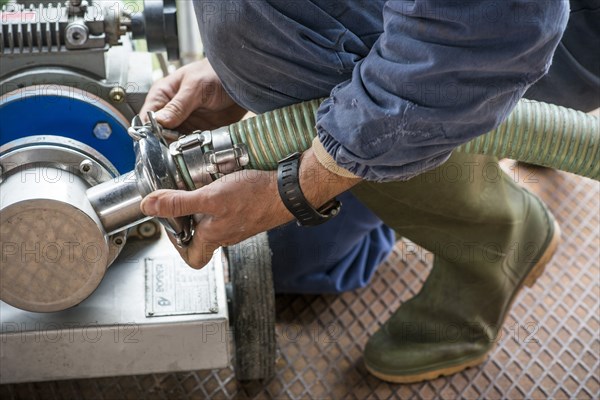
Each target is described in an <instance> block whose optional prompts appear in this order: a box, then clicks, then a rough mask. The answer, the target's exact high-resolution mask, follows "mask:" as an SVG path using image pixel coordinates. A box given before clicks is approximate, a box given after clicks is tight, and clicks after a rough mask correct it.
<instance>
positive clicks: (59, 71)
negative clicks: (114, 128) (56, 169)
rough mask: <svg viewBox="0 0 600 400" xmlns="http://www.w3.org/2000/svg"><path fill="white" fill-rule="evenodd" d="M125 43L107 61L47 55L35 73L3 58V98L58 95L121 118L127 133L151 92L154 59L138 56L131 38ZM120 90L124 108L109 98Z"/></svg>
mask: <svg viewBox="0 0 600 400" xmlns="http://www.w3.org/2000/svg"><path fill="white" fill-rule="evenodd" d="M122 42H123V45H122V46H118V47H113V48H111V49H110V50H108V52H106V55H105V54H104V53H105V51H104V50H102V49H101V50H85V51H77V52H65V53H60V54H58V53H43V54H44V55H43V56H42V55H40V59H38V60H36V62H35V66H34V67H32V66H31V65H29V64H27V63H25V62H24V61H23V60H22V59H19V58H18V57H12V56H8V55H7V56H2V58H1V61H0V62H1V64H2V68H1V69H0V95H2V96H7V95H9V94H16V95H19V96H41V95H58V96H73V97H74V98H76V99H83V100H86V99H87V100H88V101H89V102H94V104H98V107H101V108H102V109H103V110H105V111H106V112H109V113H111V114H116V115H119V119H120V120H122V121H123V126H124V127H127V126H129V121H130V120H131V118H133V117H134V116H135V115H136V114H137V113H138V112H139V110H140V109H141V107H142V105H143V104H144V98H145V97H146V94H147V93H148V91H149V90H150V86H151V84H152V55H151V54H149V53H140V52H134V51H133V50H132V47H131V43H130V42H129V40H128V39H127V38H126V37H123V38H122ZM11 57H12V58H11ZM42 57H43V58H42ZM13 64H14V65H13ZM11 65H13V66H14V68H12V67H11ZM48 65H51V66H48ZM80 71H85V73H82V72H80ZM48 83H51V85H49V84H48ZM116 86H119V87H122V88H124V89H125V91H126V98H125V101H123V102H121V103H114V102H113V101H112V99H111V97H110V92H111V91H112V90H113V89H114V88H115V87H116ZM11 92H12V93H11Z"/></svg>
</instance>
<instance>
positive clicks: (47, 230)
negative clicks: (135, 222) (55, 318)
mask: <svg viewBox="0 0 600 400" xmlns="http://www.w3.org/2000/svg"><path fill="white" fill-rule="evenodd" d="M87 188H88V184H87V183H86V182H85V181H83V179H81V178H79V177H78V176H76V175H74V174H72V173H70V172H68V171H64V170H60V169H57V168H53V167H45V168H31V169H24V170H21V172H20V173H14V174H12V175H9V176H8V177H5V178H4V181H3V182H2V184H1V189H0V191H1V194H0V244H1V246H2V259H1V262H0V299H1V300H2V301H5V302H7V303H9V304H11V305H13V306H15V307H18V308H21V309H24V310H29V311H36V312H50V311H57V310H63V309H65V308H68V307H71V306H74V305H76V304H78V303H80V302H81V301H82V300H83V299H85V298H87V297H88V296H89V295H90V294H91V293H92V292H93V291H94V290H95V289H96V287H97V286H98V284H99V283H100V281H101V280H102V277H103V276H104V273H105V271H106V268H107V266H108V261H109V245H108V238H107V236H106V235H105V233H104V231H103V230H102V228H101V227H100V221H98V219H97V217H96V214H95V213H94V211H93V209H92V208H91V206H90V204H89V202H88V200H87V197H86V195H85V190H86V189H87Z"/></svg>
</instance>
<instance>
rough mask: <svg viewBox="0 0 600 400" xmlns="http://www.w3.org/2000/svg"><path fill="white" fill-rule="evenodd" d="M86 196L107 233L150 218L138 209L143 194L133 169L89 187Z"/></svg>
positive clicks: (118, 230)
mask: <svg viewBox="0 0 600 400" xmlns="http://www.w3.org/2000/svg"><path fill="white" fill-rule="evenodd" d="M87 196H88V199H89V200H90V203H91V205H92V207H93V208H94V210H95V212H96V214H97V215H98V218H99V219H100V222H101V223H102V226H103V227H104V229H105V230H106V232H107V233H108V234H109V235H111V234H113V233H116V232H120V231H123V230H125V229H127V228H130V227H132V226H135V225H137V224H140V223H142V222H144V221H147V220H148V219H150V217H147V216H146V215H144V214H143V213H142V211H141V209H140V204H141V202H142V200H143V196H142V194H141V193H140V189H139V187H138V180H137V177H136V174H135V172H134V171H132V172H129V173H127V174H125V175H122V176H119V177H117V178H114V179H111V180H109V181H107V182H105V183H103V184H101V185H97V186H94V187H91V188H89V189H88V190H87Z"/></svg>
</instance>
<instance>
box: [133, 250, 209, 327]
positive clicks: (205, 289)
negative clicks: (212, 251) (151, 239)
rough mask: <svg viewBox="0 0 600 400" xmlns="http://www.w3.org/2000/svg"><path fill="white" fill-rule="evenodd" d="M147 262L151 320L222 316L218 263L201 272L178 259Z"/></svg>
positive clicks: (147, 292) (150, 260)
mask: <svg viewBox="0 0 600 400" xmlns="http://www.w3.org/2000/svg"><path fill="white" fill-rule="evenodd" d="M145 261H146V316H147V317H160V316H168V315H189V314H213V313H217V312H219V305H218V303H217V286H216V284H215V261H214V259H213V260H211V262H210V263H209V264H208V265H207V266H205V267H204V268H202V269H200V270H196V269H192V268H190V267H189V266H188V265H187V264H186V263H185V262H184V261H183V260H182V259H180V258H175V257H160V258H146V260H145Z"/></svg>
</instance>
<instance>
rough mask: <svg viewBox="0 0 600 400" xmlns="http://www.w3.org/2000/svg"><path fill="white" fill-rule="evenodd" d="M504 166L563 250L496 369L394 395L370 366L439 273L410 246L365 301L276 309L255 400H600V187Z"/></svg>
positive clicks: (233, 393) (75, 391)
mask: <svg viewBox="0 0 600 400" xmlns="http://www.w3.org/2000/svg"><path fill="white" fill-rule="evenodd" d="M504 166H505V167H507V169H508V170H509V172H510V173H511V175H512V176H515V177H516V178H517V179H518V181H519V182H520V183H522V184H524V185H525V186H527V187H528V188H529V189H531V190H532V191H534V192H536V193H538V194H539V195H540V196H541V197H542V198H543V199H544V200H545V201H546V202H547V204H548V205H549V206H550V208H551V209H552V211H553V212H554V214H555V215H556V217H557V219H558V221H559V222H560V224H561V227H562V231H563V241H562V243H561V245H560V247H559V249H558V253H557V254H556V256H555V257H554V259H553V260H552V262H551V263H550V264H549V265H548V267H547V269H546V272H545V273H544V275H542V277H541V278H540V279H539V280H538V282H537V284H536V285H535V286H534V287H533V288H532V289H524V290H523V291H522V292H521V294H520V296H519V297H518V299H517V301H516V302H515V304H514V306H513V309H512V312H511V314H510V316H509V317H508V318H507V320H506V322H505V324H504V329H503V331H502V335H501V337H500V339H499V340H498V346H497V347H496V348H495V350H494V351H493V352H492V354H491V356H490V358H489V359H488V361H486V362H485V363H484V364H483V365H482V366H480V367H476V368H471V369H469V370H466V371H464V372H462V373H459V374H456V375H454V376H452V377H447V378H439V379H436V380H433V381H430V382H424V383H419V384H413V385H391V384H387V383H384V382H381V381H379V380H378V379H376V378H374V377H372V376H370V375H369V374H368V373H367V371H366V370H365V367H364V366H363V364H362V359H361V353H362V348H363V346H364V344H365V342H366V340H367V338H368V337H369V335H370V334H372V333H373V332H374V331H375V330H377V329H378V327H379V326H380V325H381V323H382V322H383V321H385V320H386V319H387V318H388V317H389V316H390V315H391V313H392V312H393V311H394V310H395V309H396V308H397V307H398V306H399V305H400V304H401V303H402V301H404V300H406V299H408V298H410V297H411V296H413V295H414V294H415V293H417V292H418V290H419V288H420V286H421V285H422V283H423V281H424V280H425V278H426V277H427V274H428V272H429V268H430V261H431V255H430V254H429V253H427V252H423V251H412V250H411V251H407V250H409V249H408V247H407V242H405V241H400V242H399V243H398V245H397V247H396V251H395V252H394V254H393V255H392V256H391V257H390V258H389V259H388V260H387V261H386V262H385V263H384V264H383V265H382V267H381V268H380V270H379V271H378V273H377V275H376V276H375V278H374V279H373V281H372V283H371V284H370V286H369V287H367V288H366V289H364V290H359V291H356V292H353V293H346V294H344V295H341V296H282V297H278V299H277V320H278V324H277V331H278V345H279V349H280V350H279V351H280V357H279V361H278V365H277V376H276V377H275V379H273V380H272V381H271V382H270V383H269V384H267V385H266V386H265V387H264V388H263V389H262V391H260V393H258V394H257V395H256V396H255V397H256V398H259V399H263V398H277V399H279V398H281V399H287V398H294V399H298V398H332V399H342V398H344V399H346V398H348V399H365V398H369V399H388V398H402V399H408V398H415V399H421V398H422V399H432V398H447V399H451V398H457V397H461V398H467V399H475V398H487V399H497V398H498V399H499V398H511V399H515V398H535V399H538V398H539V399H546V398H556V399H560V398H578V399H581V398H599V397H600V337H599V332H600V316H599V314H600V305H599V301H600V267H599V260H600V220H599V218H600V184H599V183H598V182H593V181H590V180H587V179H582V178H578V177H575V176H573V175H569V174H565V173H560V172H556V171H552V170H545V169H539V170H538V169H535V170H525V169H519V170H518V174H517V172H516V171H515V169H514V168H512V167H511V165H510V164H509V163H504ZM410 248H413V247H412V245H411V247H410ZM245 397H247V396H246V394H245V393H244V392H243V391H242V390H240V388H239V386H238V384H237V382H236V380H235V376H234V372H233V371H232V370H231V369H223V370H215V371H192V372H188V373H173V374H161V375H145V376H134V377H119V378H106V379H89V380H77V381H62V382H48V383H38V384H36V383H32V384H20V385H4V386H0V398H1V399H75V398H85V399H119V398H128V399H142V398H147V399H177V398H196V399H228V398H245Z"/></svg>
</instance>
